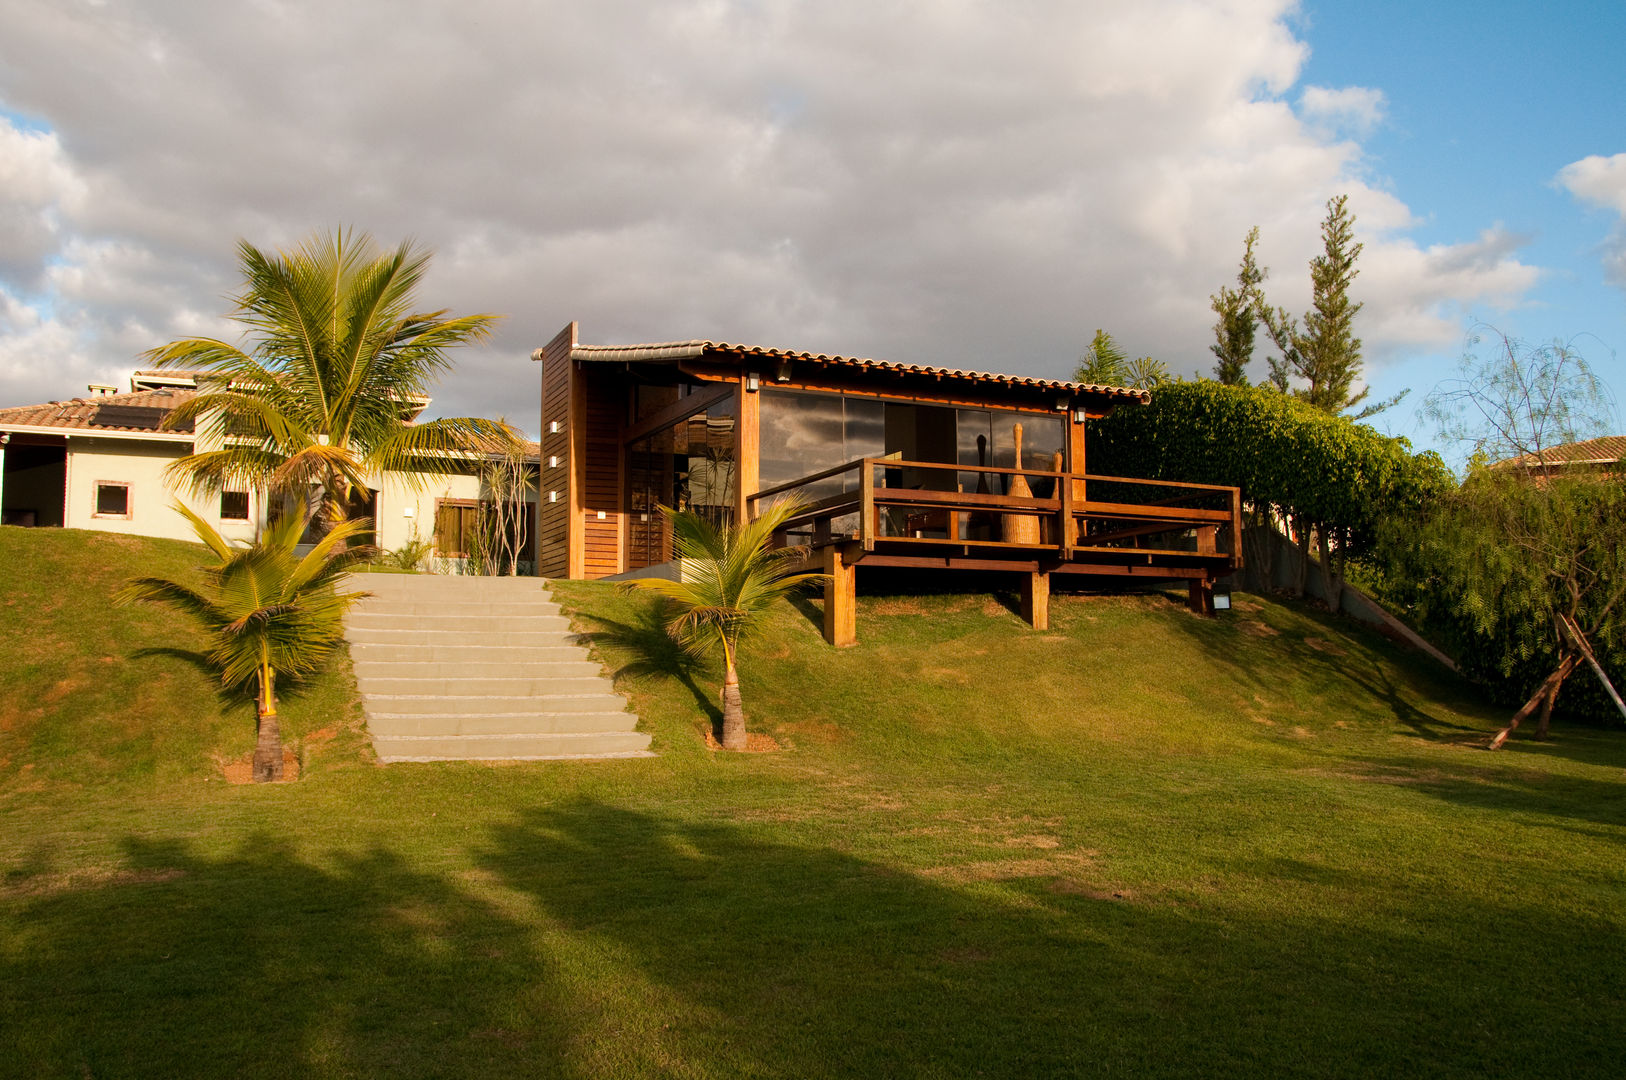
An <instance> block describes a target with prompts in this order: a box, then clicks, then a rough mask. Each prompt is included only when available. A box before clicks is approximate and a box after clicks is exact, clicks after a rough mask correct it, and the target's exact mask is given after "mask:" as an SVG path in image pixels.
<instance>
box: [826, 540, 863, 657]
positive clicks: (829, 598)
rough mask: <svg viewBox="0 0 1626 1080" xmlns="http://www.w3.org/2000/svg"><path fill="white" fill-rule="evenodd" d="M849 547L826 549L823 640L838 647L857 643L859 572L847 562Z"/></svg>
mask: <svg viewBox="0 0 1626 1080" xmlns="http://www.w3.org/2000/svg"><path fill="white" fill-rule="evenodd" d="M848 555H849V549H848V547H847V546H846V545H844V544H832V545H830V546H829V547H827V548H825V549H824V572H825V573H826V574H828V575H829V577H827V578H826V579H825V582H824V640H825V641H827V642H829V643H830V644H831V645H834V646H836V647H837V648H845V647H846V646H848V645H856V644H858V571H857V569H855V568H854V566H853V565H852V563H851V562H850V561H848Z"/></svg>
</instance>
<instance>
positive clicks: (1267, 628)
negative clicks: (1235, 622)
mask: <svg viewBox="0 0 1626 1080" xmlns="http://www.w3.org/2000/svg"><path fill="white" fill-rule="evenodd" d="M1239 629H1240V630H1241V631H1242V632H1243V633H1244V634H1252V635H1253V636H1254V637H1276V636H1278V635H1280V634H1281V631H1280V630H1278V629H1276V628H1275V627H1274V626H1272V625H1270V624H1269V623H1262V622H1245V623H1243V624H1242V625H1241V627H1239Z"/></svg>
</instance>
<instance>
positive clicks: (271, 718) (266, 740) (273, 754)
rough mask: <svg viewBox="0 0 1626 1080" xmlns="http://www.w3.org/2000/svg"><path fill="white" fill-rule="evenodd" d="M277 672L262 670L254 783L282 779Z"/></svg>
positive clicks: (264, 668) (266, 667) (268, 667)
mask: <svg viewBox="0 0 1626 1080" xmlns="http://www.w3.org/2000/svg"><path fill="white" fill-rule="evenodd" d="M276 677H277V676H276V672H274V671H272V670H271V668H270V666H269V665H267V666H265V667H262V668H261V669H260V700H259V706H260V707H259V728H258V737H257V738H256V740H255V743H254V782H255V783H256V784H264V783H269V782H270V781H273V780H281V779H282V728H281V726H279V725H278V723H277V693H276V689H275V683H276Z"/></svg>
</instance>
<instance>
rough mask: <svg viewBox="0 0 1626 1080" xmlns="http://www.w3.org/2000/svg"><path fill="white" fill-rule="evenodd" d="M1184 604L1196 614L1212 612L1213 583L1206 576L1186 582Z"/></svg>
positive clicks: (1209, 613) (1210, 613)
mask: <svg viewBox="0 0 1626 1080" xmlns="http://www.w3.org/2000/svg"><path fill="white" fill-rule="evenodd" d="M1186 589H1187V594H1186V597H1187V598H1186V606H1187V607H1189V608H1190V609H1191V610H1192V611H1193V612H1195V613H1196V614H1198V615H1212V614H1214V583H1213V582H1212V581H1211V580H1209V579H1208V578H1206V577H1201V578H1192V579H1191V580H1190V581H1188V582H1186Z"/></svg>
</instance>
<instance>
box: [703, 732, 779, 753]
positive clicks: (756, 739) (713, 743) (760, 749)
mask: <svg viewBox="0 0 1626 1080" xmlns="http://www.w3.org/2000/svg"><path fill="white" fill-rule="evenodd" d="M722 748H723V744H722V743H720V742H718V741H717V737H716V736H715V735H713V734H712V733H711V732H709V731H708V732H706V749H707V750H721V749H722ZM779 749H781V747H780V745H779V740H778V739H775V738H774V737H773V736H772V735H762V734H759V733H758V732H755V731H748V732H746V733H745V749H744V750H741V751H740V753H742V754H771V753H773V752H775V751H776V750H779Z"/></svg>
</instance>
